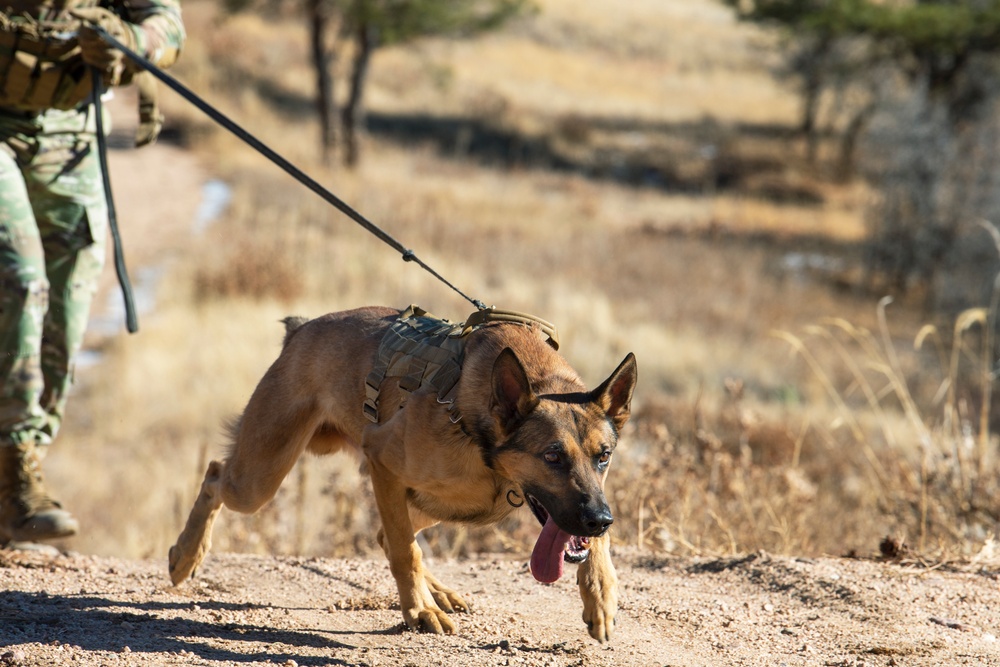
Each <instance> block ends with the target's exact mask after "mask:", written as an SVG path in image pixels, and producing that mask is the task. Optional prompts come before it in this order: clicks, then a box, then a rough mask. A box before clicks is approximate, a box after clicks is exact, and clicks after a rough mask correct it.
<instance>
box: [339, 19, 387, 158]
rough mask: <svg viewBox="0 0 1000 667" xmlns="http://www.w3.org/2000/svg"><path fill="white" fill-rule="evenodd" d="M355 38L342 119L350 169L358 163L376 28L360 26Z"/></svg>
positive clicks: (365, 25) (375, 40) (375, 42)
mask: <svg viewBox="0 0 1000 667" xmlns="http://www.w3.org/2000/svg"><path fill="white" fill-rule="evenodd" d="M355 37H356V41H357V49H356V51H355V53H354V62H353V63H352V67H351V86H350V92H349V93H348V98H347V103H346V104H345V105H344V108H343V111H342V118H341V126H342V129H343V131H344V164H346V165H347V166H348V167H354V166H356V165H357V163H358V158H359V155H358V126H359V125H360V123H361V117H362V113H363V111H362V104H361V98H362V95H363V94H364V89H365V79H366V78H367V77H368V64H369V62H370V61H371V55H372V51H374V50H375V47H376V45H377V41H378V40H377V37H376V32H375V28H374V27H373V26H371V25H369V24H368V23H366V22H362V23H361V24H360V25H359V26H358V29H357V33H356V35H355Z"/></svg>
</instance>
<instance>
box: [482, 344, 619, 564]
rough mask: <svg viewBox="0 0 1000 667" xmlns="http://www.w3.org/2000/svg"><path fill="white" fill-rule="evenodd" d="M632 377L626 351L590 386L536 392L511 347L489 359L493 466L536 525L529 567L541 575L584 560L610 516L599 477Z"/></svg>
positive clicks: (608, 458) (611, 449) (603, 475)
mask: <svg viewBox="0 0 1000 667" xmlns="http://www.w3.org/2000/svg"><path fill="white" fill-rule="evenodd" d="M635 381H636V362H635V357H634V356H633V355H632V354H631V353H630V354H629V355H628V356H627V357H625V360H624V361H622V363H621V364H620V365H619V366H618V368H617V369H616V370H615V372H614V373H612V374H611V376H610V377H609V378H608V379H607V380H605V381H604V382H603V383H602V384H601V385H600V386H599V387H597V388H596V389H594V390H593V391H589V392H570V393H541V394H539V393H538V392H537V391H536V388H535V387H533V386H532V385H531V382H530V381H529V379H528V375H527V373H526V372H525V370H524V367H523V366H522V365H521V362H520V361H519V360H518V358H517V356H516V355H515V354H514V352H513V351H511V350H510V349H509V348H508V349H505V350H504V351H503V352H502V353H501V354H500V355H499V356H498V357H497V359H496V362H495V363H494V365H493V378H492V385H493V397H492V401H491V404H490V412H491V416H492V417H493V419H494V420H495V422H496V427H497V430H498V432H499V433H500V438H499V442H498V445H497V447H496V449H495V450H494V452H493V453H492V457H491V458H492V461H491V463H492V465H493V467H494V469H496V470H497V471H498V472H500V473H501V474H503V475H504V476H505V477H507V478H508V479H510V480H511V481H512V482H514V483H515V484H517V485H518V486H520V488H521V491H522V492H523V494H524V496H525V498H526V500H527V502H528V504H529V505H530V507H531V510H532V512H533V513H534V514H535V516H536V517H537V518H538V521H539V522H540V523H541V524H542V532H541V535H539V537H538V541H537V542H536V544H535V548H534V551H533V552H532V555H531V571H532V574H533V575H534V576H535V578H536V579H538V580H539V581H542V582H545V583H551V582H553V581H556V580H557V579H558V578H559V577H560V576H562V568H563V566H562V563H563V561H564V560H565V561H568V562H576V563H579V562H583V561H584V560H585V559H586V558H587V555H588V553H589V548H590V538H593V537H599V536H601V535H604V534H605V533H606V532H607V531H608V528H609V527H610V526H611V524H612V522H613V521H614V517H613V516H612V514H611V509H610V508H609V507H608V502H607V499H606V498H605V496H604V480H605V478H606V477H607V474H608V467H609V466H610V465H611V457H612V455H613V453H614V450H615V446H616V445H617V443H618V433H619V431H620V430H621V428H622V426H623V425H624V424H625V422H626V421H628V418H629V411H630V404H631V400H632V391H633V389H634V388H635Z"/></svg>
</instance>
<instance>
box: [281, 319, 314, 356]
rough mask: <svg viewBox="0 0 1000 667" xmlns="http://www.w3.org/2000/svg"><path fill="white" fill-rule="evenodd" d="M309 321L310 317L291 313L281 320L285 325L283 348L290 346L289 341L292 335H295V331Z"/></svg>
mask: <svg viewBox="0 0 1000 667" xmlns="http://www.w3.org/2000/svg"><path fill="white" fill-rule="evenodd" d="M308 321H309V318H308V317H300V316H298V315H289V316H288V317H286V318H285V319H283V320H281V322H282V323H283V324H284V325H285V339H284V340H283V341H281V348H282V349H284V348H286V347H288V341H290V340H291V339H292V336H294V335H295V332H296V331H298V330H299V329H300V328H301V327H302V325H303V324H305V323H306V322H308Z"/></svg>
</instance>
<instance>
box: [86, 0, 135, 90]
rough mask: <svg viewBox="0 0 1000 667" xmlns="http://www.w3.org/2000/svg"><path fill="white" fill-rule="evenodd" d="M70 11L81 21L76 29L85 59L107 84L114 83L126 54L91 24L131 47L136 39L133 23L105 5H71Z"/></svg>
mask: <svg viewBox="0 0 1000 667" xmlns="http://www.w3.org/2000/svg"><path fill="white" fill-rule="evenodd" d="M70 14H72V15H73V16H74V17H76V18H78V19H80V20H81V21H83V22H84V23H83V25H82V26H80V30H79V32H78V33H77V41H78V42H79V44H80V50H81V52H82V53H81V55H82V56H83V60H84V62H86V63H87V64H88V65H93V66H94V67H96V68H98V69H99V70H101V71H103V72H104V73H105V75H106V76H107V77H108V83H110V85H112V86H114V85H117V84H118V83H119V82H120V81H121V75H122V72H123V71H124V70H125V60H126V58H125V54H124V53H122V51H121V50H120V49H118V48H117V47H115V46H112V45H111V44H110V42H107V41H105V39H104V38H103V37H101V35H100V34H98V32H97V31H96V30H95V29H94V28H93V27H92V25H93V24H97V25H99V26H100V27H101V28H103V29H104V31H105V32H106V33H108V34H109V35H111V36H112V37H114V38H115V39H117V40H118V41H119V42H121V43H122V44H123V45H124V46H127V47H128V48H130V49H132V50H133V51H134V50H135V49H136V41H137V40H136V35H135V32H133V29H134V28H133V26H132V25H131V24H129V23H128V22H126V21H125V20H123V19H122V18H121V17H119V16H118V15H117V14H115V13H114V12H112V11H111V10H109V9H105V8H104V7H86V8H81V9H72V10H70Z"/></svg>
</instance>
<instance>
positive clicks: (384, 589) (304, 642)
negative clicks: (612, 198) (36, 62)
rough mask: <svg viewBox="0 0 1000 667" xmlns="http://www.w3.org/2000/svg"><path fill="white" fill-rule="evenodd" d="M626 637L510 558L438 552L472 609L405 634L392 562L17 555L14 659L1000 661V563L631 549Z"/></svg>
mask: <svg viewBox="0 0 1000 667" xmlns="http://www.w3.org/2000/svg"><path fill="white" fill-rule="evenodd" d="M616 560H617V562H618V566H619V571H620V575H621V584H622V598H621V611H620V619H619V625H618V630H617V633H616V635H615V637H614V638H613V640H612V641H611V642H610V644H607V645H604V646H601V645H599V644H597V643H595V642H593V641H592V640H590V639H589V638H588V637H587V635H586V633H585V630H584V627H583V624H582V622H581V620H580V613H581V603H580V600H579V597H578V595H577V592H576V590H575V586H574V584H573V581H572V580H573V577H572V576H565V577H564V578H563V579H562V580H561V581H559V582H557V583H556V584H553V585H547V586H545V585H541V584H538V583H536V582H535V581H534V580H533V579H532V578H531V576H530V574H529V573H528V572H527V568H526V565H525V562H524V560H521V559H514V558H511V557H508V556H496V557H483V558H479V559H476V560H466V561H457V562H456V561H449V562H434V561H432V562H431V566H432V568H433V569H434V571H435V572H436V573H437V574H438V575H439V576H440V577H441V578H442V579H443V580H444V581H445V582H446V583H448V584H450V585H452V586H454V587H456V588H457V589H459V590H461V591H464V592H465V593H466V594H467V596H468V597H467V599H468V600H469V601H470V602H471V603H472V605H473V610H472V613H471V614H467V615H466V614H462V615H459V619H458V620H459V623H460V625H459V632H458V634H456V635H452V636H431V635H421V634H417V633H414V632H411V631H408V630H404V628H403V624H402V618H401V616H400V613H399V611H398V606H397V602H396V594H395V586H394V584H393V581H392V578H391V576H390V575H389V572H388V567H387V565H386V564H385V563H384V562H382V561H377V560H376V561H372V560H335V559H322V558H309V559H305V558H269V557H262V556H245V555H231V554H230V555H227V554H213V555H210V556H209V558H208V560H207V561H206V563H205V565H204V567H203V569H202V570H201V571H200V572H199V573H198V576H197V578H196V579H195V580H193V581H190V582H187V583H186V584H184V585H182V586H180V587H177V588H174V587H172V586H171V585H170V581H169V579H168V577H167V575H166V566H165V563H163V562H159V561H124V560H116V559H109V558H96V557H91V556H83V555H72V554H71V555H60V556H45V555H41V554H31V553H14V552H0V628H3V629H2V631H0V665H87V666H91V665H92V666H95V667H96V666H98V665H107V666H109V667H110V666H112V665H212V666H217V667H222V666H223V665H227V666H228V665H247V664H279V665H288V666H293V665H441V664H455V665H466V666H468V667H478V666H480V665H484V666H485V665H595V666H596V665H672V666H679V665H685V666H687V665H762V666H763V665H769V666H770V665H837V666H844V667H846V666H855V665H858V666H860V665H927V666H930V665H934V666H940V667H945V666H948V667H954V666H956V665H1000V644H998V642H997V635H998V634H1000V586H998V581H997V579H998V575H997V573H996V572H993V573H992V574H988V573H983V572H978V573H977V572H972V571H957V570H954V569H951V570H945V569H927V568H917V567H912V566H906V565H902V564H888V563H880V562H872V561H862V560H849V559H831V558H822V559H795V558H785V557H776V556H771V555H768V554H764V553H759V554H752V555H748V556H745V557H740V558H732V559H723V560H697V559H671V558H658V557H654V556H650V555H642V554H637V553H625V554H622V553H618V554H616Z"/></svg>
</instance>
